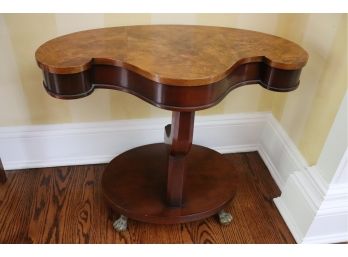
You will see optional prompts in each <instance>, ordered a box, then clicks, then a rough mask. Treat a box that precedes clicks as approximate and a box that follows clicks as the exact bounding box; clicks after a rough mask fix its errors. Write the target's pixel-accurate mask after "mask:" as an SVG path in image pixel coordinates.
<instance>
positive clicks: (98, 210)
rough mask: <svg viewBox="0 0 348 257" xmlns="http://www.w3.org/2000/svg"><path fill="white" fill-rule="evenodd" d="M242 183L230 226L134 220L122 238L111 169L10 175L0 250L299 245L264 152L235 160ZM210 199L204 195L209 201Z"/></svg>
mask: <svg viewBox="0 0 348 257" xmlns="http://www.w3.org/2000/svg"><path fill="white" fill-rule="evenodd" d="M224 157H225V158H226V159H227V160H228V161H229V162H230V163H231V172H232V171H233V172H234V171H235V172H236V173H237V175H238V177H239V180H238V184H239V187H238V191H237V193H236V196H235V198H234V200H233V204H229V205H228V206H227V207H226V209H225V210H226V211H230V212H231V213H233V215H234V220H233V222H232V223H231V224H230V225H229V226H221V225H220V224H219V222H218V219H217V217H216V216H214V217H210V218H207V219H204V220H201V221H196V222H191V223H184V224H174V225H156V224H155V225H154V224H148V223H143V222H136V221H134V220H131V219H130V220H129V224H128V225H129V226H128V231H125V232H122V233H118V232H116V231H115V230H114V229H113V227H112V222H113V221H112V220H111V219H110V214H109V212H108V209H107V208H106V205H105V203H104V199H103V195H102V188H101V186H100V181H101V178H102V174H103V171H104V170H105V168H106V165H80V166H69V167H56V168H42V169H28V170H18V171H11V172H9V173H8V181H7V183H5V184H3V185H1V186H0V243H113V244H115V243H179V244H180V243H228V244H231V243H238V244H243V243H244V244H245V243H273V244H276V243H295V240H294V239H293V237H292V236H291V233H290V231H289V229H288V228H287V226H286V224H285V222H284V221H283V219H282V217H281V215H280V214H279V212H278V211H277V208H276V207H275V205H274V203H273V201H272V199H273V198H275V197H278V196H279V195H280V190H279V188H278V187H277V185H276V184H275V182H274V181H273V179H272V177H271V175H270V173H269V171H268V170H267V168H266V166H265V164H264V163H263V162H262V159H261V158H260V156H259V155H258V153H257V152H252V153H241V154H228V155H224ZM203 197H204V196H203Z"/></svg>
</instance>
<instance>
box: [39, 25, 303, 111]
mask: <svg viewBox="0 0 348 257" xmlns="http://www.w3.org/2000/svg"><path fill="white" fill-rule="evenodd" d="M307 59H308V55H307V53H306V52H305V51H304V50H303V49H302V48H301V47H300V46H298V45H297V44H295V43H292V42H290V41H288V40H286V39H282V38H279V37H276V36H272V35H268V34H264V33H259V32H255V31H248V30H240V29H232V28H222V27H208V26H187V25H148V26H129V27H115V28H104V29H96V30H89V31H81V32H77V33H73V34H69V35H65V36H62V37H58V38H55V39H53V40H50V41H48V42H46V43H45V44H43V45H42V46H40V47H39V49H38V50H37V51H36V60H37V63H38V65H39V67H40V68H41V69H42V70H43V75H44V86H45V88H46V90H47V91H48V92H49V93H50V94H51V95H52V96H54V97H57V98H62V99H74V98H80V97H84V96H87V95H89V94H91V93H92V92H93V90H94V89H97V88H108V89H115V90H121V91H125V92H128V93H131V94H134V95H136V96H138V97H139V98H141V99H143V100H145V101H147V102H149V103H151V104H153V105H155V106H158V107H160V108H164V109H168V110H173V111H195V110H201V109H205V108H209V107H211V106H213V105H215V104H217V103H219V102H220V101H221V100H222V99H223V98H224V97H225V96H226V95H227V94H228V93H229V92H230V91H231V90H232V89H234V88H236V87H239V86H243V85H248V84H255V83H258V84H260V85H261V86H263V87H265V88H266V89H269V90H274V91H282V92H287V91H291V90H294V89H296V88H297V86H298V84H299V77H300V73H301V69H302V68H303V66H304V65H305V64H306V62H307Z"/></svg>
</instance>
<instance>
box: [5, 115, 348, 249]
mask: <svg viewBox="0 0 348 257" xmlns="http://www.w3.org/2000/svg"><path fill="white" fill-rule="evenodd" d="M168 123H170V118H153V119H137V120H118V121H111V122H97V123H78V124H59V125H40V126H37V125H35V126H21V127H0V156H1V158H2V160H3V164H4V167H5V169H6V170H16V169H26V168H40V167H54V166H67V165H83V164H96V163H107V162H109V161H110V160H111V159H112V158H113V157H114V156H116V155H118V154H120V153H122V152H124V151H126V150H128V149H131V148H133V147H136V146H140V145H144V144H151V143H158V142H163V137H164V135H163V134H164V129H163V128H164V126H165V125H166V124H168ZM194 130H195V131H194V138H193V142H194V143H195V144H200V145H204V146H207V147H210V148H212V149H214V150H216V151H218V152H220V153H235V152H248V151H258V152H259V154H260V156H261V157H262V159H263V161H264V162H265V164H266V165H267V167H268V169H269V171H270V173H271V175H272V177H273V178H274V180H275V182H276V183H277V185H278V186H279V188H280V189H281V191H282V195H281V196H280V197H278V198H276V199H274V202H275V204H276V206H277V208H278V210H279V212H280V213H281V215H282V217H283V218H284V220H285V222H286V224H287V225H288V227H289V229H290V231H291V232H292V234H293V236H294V238H295V239H296V241H297V242H299V243H300V242H324V243H326V242H338V241H335V240H341V241H342V238H346V235H345V233H343V232H342V231H338V230H336V232H335V231H332V230H331V231H329V232H330V233H329V234H325V233H323V230H320V229H319V231H318V230H317V229H316V228H318V226H317V227H314V230H313V229H312V232H313V233H310V234H308V233H307V232H308V230H309V227H310V225H311V222H312V220H313V219H314V217H315V216H316V215H322V216H320V217H321V219H319V220H321V221H323V222H325V217H328V216H325V215H326V214H327V215H333V214H334V215H336V216H337V215H338V216H339V217H343V216H342V215H345V212H346V209H344V210H343V209H342V208H341V209H340V208H337V202H340V201H337V199H338V198H337V194H336V195H335V196H332V197H331V199H336V203H335V204H336V205H335V206H336V207H332V206H333V205H332V204H331V207H330V208H331V209H330V208H326V209H325V211H324V212H322V213H320V212H318V210H319V209H320V206H321V203H322V201H323V199H324V195H325V193H326V191H327V189H328V185H327V184H326V183H325V181H324V180H323V179H322V178H321V177H320V176H319V175H318V174H319V172H316V170H315V167H308V164H307V163H306V161H305V160H304V158H303V157H302V155H301V154H300V152H299V150H298V149H297V148H296V146H295V145H294V143H293V142H292V140H291V139H290V138H289V136H288V135H287V134H286V132H285V131H284V130H283V128H282V127H281V125H280V124H279V123H278V121H277V120H276V119H275V118H274V117H273V116H272V114H270V113H267V112H264V113H242V114H230V115H215V116H201V117H199V116H198V117H196V122H195V128H194ZM335 192H340V191H339V190H338V191H337V189H336V191H335ZM340 194H341V196H342V192H341V193H340ZM333 202H334V201H332V203H333ZM341 202H342V201H341ZM334 211H335V212H334ZM325 213H326V214H325ZM340 215H341V216H340ZM338 216H337V217H338ZM319 223H320V222H319ZM324 232H325V231H324Z"/></svg>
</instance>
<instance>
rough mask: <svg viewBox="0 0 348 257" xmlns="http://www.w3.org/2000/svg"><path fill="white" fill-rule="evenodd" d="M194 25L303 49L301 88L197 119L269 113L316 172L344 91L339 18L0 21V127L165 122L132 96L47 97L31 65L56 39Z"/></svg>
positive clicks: (16, 17)
mask: <svg viewBox="0 0 348 257" xmlns="http://www.w3.org/2000/svg"><path fill="white" fill-rule="evenodd" d="M165 23H166V24H168V23H172V24H174V23H175V24H199V25H214V26H227V27H237V28H245V29H252V30H257V31H262V32H266V33H271V34H275V35H279V36H282V37H285V38H288V39H290V40H293V41H294V42H297V43H299V44H300V45H302V46H303V47H304V48H305V49H306V50H307V51H308V52H309V56H310V59H309V62H308V65H307V66H306V67H305V69H304V70H303V73H302V77H301V85H300V88H299V89H298V90H296V91H294V92H291V93H275V92H270V91H266V90H264V89H262V88H261V87H260V86H258V85H250V86H246V87H242V88H238V89H236V90H234V91H233V92H232V93H230V94H229V95H228V96H227V97H226V98H225V99H224V100H223V101H222V102H221V103H220V104H218V105H217V106H215V107H213V108H210V109H208V110H204V111H200V112H199V113H198V114H200V115H211V114H223V113H239V112H257V111H272V112H273V114H274V116H275V117H276V118H277V119H278V120H279V122H280V123H281V124H282V126H283V127H284V129H285V130H286V131H287V132H288V134H289V135H290V137H291V138H292V139H293V140H294V142H295V144H296V145H297V146H298V147H299V149H300V150H301V152H302V153H303V155H304V156H305V158H306V159H307V161H308V162H309V164H315V163H316V161H317V159H318V157H319V154H320V151H321V149H322V147H323V144H324V142H325V139H326V137H327V135H328V132H329V129H330V127H331V124H332V123H333V120H334V118H335V114H336V112H337V110H338V107H339V104H340V102H341V100H342V98H343V95H344V92H345V91H346V90H347V78H346V73H347V36H346V33H347V32H346V29H347V17H346V15H345V14H4V15H0V49H1V56H2V58H1V59H0V96H1V99H0V126H12V125H27V124H49V123H70V122H83V121H100V120H114V119H133V118H149V117H156V116H169V115H170V113H169V112H168V111H164V110H161V109H158V108H156V107H153V106H151V105H149V104H147V103H145V102H143V101H141V100H139V99H138V98H136V97H135V96H132V95H129V94H125V93H122V92H118V91H111V90H110V91H109V90H96V92H94V93H93V94H92V95H90V96H88V97H86V98H82V99H77V100H74V101H63V100H58V99H55V98H52V97H50V96H49V95H48V94H47V93H46V92H45V91H44V90H43V87H42V82H41V80H42V78H41V73H40V70H39V69H38V68H37V66H36V64H35V59H34V52H35V50H36V48H37V47H38V46H39V45H40V44H42V43H44V42H45V41H47V40H48V39H51V38H54V37H56V36H58V35H62V34H66V33H70V32H74V31H79V30H83V29H90V28H100V27H110V26H121V25H135V24H165Z"/></svg>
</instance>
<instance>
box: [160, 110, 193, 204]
mask: <svg viewBox="0 0 348 257" xmlns="http://www.w3.org/2000/svg"><path fill="white" fill-rule="evenodd" d="M194 117H195V113H194V112H173V114H172V124H171V125H170V126H169V127H168V126H167V127H166V138H165V142H166V143H167V144H168V145H169V156H168V175H167V201H168V205H169V206H172V207H180V206H181V204H182V194H183V186H184V179H185V160H186V155H187V154H188V152H189V151H190V148H191V145H192V137H193V125H194Z"/></svg>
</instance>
